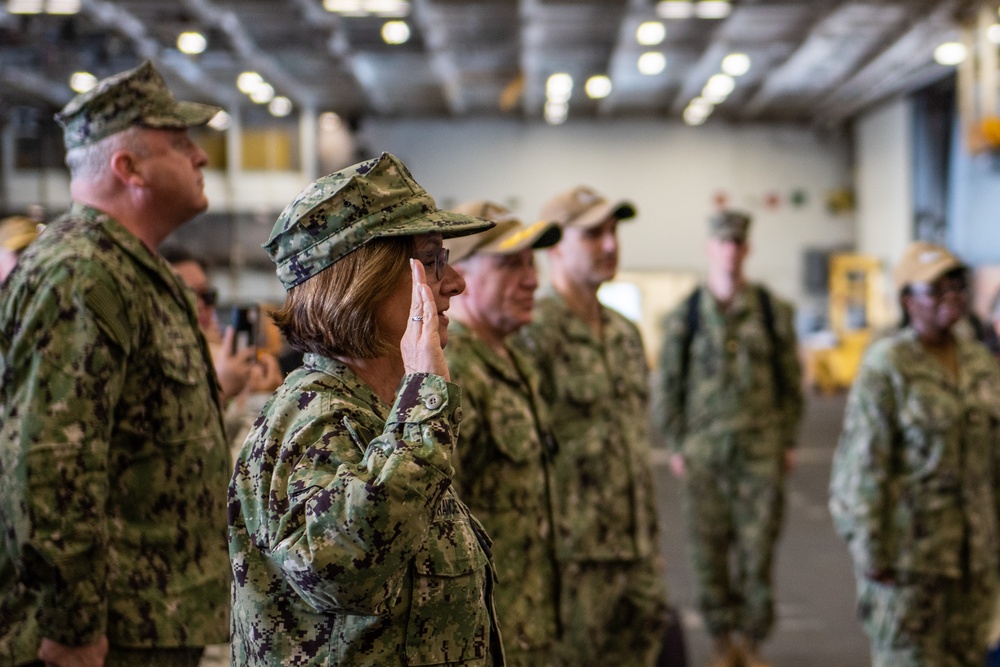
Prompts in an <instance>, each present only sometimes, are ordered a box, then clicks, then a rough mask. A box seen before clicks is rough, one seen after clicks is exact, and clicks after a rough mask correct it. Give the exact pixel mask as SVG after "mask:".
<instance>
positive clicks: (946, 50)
mask: <svg viewBox="0 0 1000 667" xmlns="http://www.w3.org/2000/svg"><path fill="white" fill-rule="evenodd" d="M966 55H968V50H967V49H966V48H965V44H962V43H961V42H944V43H943V44H939V45H938V47H937V48H936V49H934V60H936V61H937V62H938V64H940V65H957V64H959V63H960V62H962V61H963V60H965V56H966Z"/></svg>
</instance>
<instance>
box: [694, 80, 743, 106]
mask: <svg viewBox="0 0 1000 667" xmlns="http://www.w3.org/2000/svg"><path fill="white" fill-rule="evenodd" d="M735 87H736V82H735V81H734V80H733V77H731V76H729V75H728V74H714V75H712V76H710V77H709V78H708V82H707V83H706V84H705V87H704V88H702V89H701V96H702V97H704V98H705V99H707V100H708V101H709V102H712V103H714V104H718V103H719V102H721V101H722V100H724V99H726V97H728V96H729V93H731V92H733V88H735Z"/></svg>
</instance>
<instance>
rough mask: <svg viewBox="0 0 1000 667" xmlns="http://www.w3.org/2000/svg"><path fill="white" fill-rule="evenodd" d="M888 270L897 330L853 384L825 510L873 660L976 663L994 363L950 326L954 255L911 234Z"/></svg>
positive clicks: (988, 544)
mask: <svg viewBox="0 0 1000 667" xmlns="http://www.w3.org/2000/svg"><path fill="white" fill-rule="evenodd" d="M895 273H896V284H897V287H898V289H899V290H900V300H901V304H902V307H903V310H904V313H905V316H904V319H905V326H904V327H902V328H901V330H900V331H898V332H896V333H895V334H893V335H891V336H889V337H887V338H884V339H881V340H879V341H877V342H875V343H874V344H873V345H872V346H871V348H870V349H869V351H868V353H867V355H866V356H865V359H864V361H863V363H862V366H861V369H860V371H859V373H858V376H857V378H856V380H855V382H854V385H853V386H852V388H851V393H850V396H849V398H848V403H847V409H846V413H845V419H844V431H843V434H842V435H841V439H840V443H839V445H838V447H837V451H836V453H835V455H834V461H833V472H832V480H831V485H830V510H831V512H832V514H833V518H834V522H835V524H836V527H837V530H838V532H839V533H840V535H841V536H842V537H843V538H844V539H845V540H846V541H847V544H848V546H849V547H850V550H851V556H852V558H853V560H854V568H855V574H856V577H857V584H858V615H859V617H860V619H861V621H862V623H863V624H864V628H865V631H866V632H867V633H868V635H869V637H870V639H871V644H872V664H873V667H973V666H976V667H979V666H980V665H982V664H984V661H985V655H986V648H987V631H988V626H989V621H990V617H991V613H992V610H993V604H994V600H995V599H996V593H997V574H998V566H1000V543H998V539H997V524H998V521H997V518H998V516H1000V474H998V470H1000V437H998V434H1000V427H998V424H1000V369H998V367H997V364H996V360H995V359H993V358H992V357H991V356H990V353H989V352H988V351H987V349H986V348H985V347H984V346H983V345H981V344H980V343H978V342H976V341H974V340H971V339H969V338H968V337H962V336H956V335H954V333H953V328H954V326H955V324H956V323H957V322H958V321H959V320H960V319H961V318H962V317H963V316H964V315H965V310H966V275H965V273H966V269H965V267H964V266H963V265H962V264H961V263H960V262H959V261H958V259H956V258H955V257H954V256H953V255H952V254H951V253H949V252H948V251H947V250H945V249H944V248H942V247H940V246H936V245H933V244H930V243H925V242H920V241H918V242H915V243H913V244H911V245H910V246H909V248H908V249H907V251H906V253H905V254H904V256H903V259H902V261H901V262H900V263H899V265H898V266H897V267H896V271H895Z"/></svg>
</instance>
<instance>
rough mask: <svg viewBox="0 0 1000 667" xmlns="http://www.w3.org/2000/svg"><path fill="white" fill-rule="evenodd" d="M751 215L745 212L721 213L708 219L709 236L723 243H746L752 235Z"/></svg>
mask: <svg viewBox="0 0 1000 667" xmlns="http://www.w3.org/2000/svg"><path fill="white" fill-rule="evenodd" d="M750 220H751V219H750V214H748V213H744V212H743V211H721V212H719V213H716V214H715V215H713V216H712V217H711V218H709V219H708V234H709V236H711V237H712V238H716V239H721V240H723V241H736V242H737V243H744V242H745V241H746V240H747V236H748V235H749V234H750Z"/></svg>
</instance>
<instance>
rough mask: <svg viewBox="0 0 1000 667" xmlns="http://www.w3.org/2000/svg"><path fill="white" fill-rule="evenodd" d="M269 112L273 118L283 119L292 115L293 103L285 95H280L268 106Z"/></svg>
mask: <svg viewBox="0 0 1000 667" xmlns="http://www.w3.org/2000/svg"><path fill="white" fill-rule="evenodd" d="M267 110H268V111H270V112H271V115H272V116H275V117H277V118H283V117H285V116H287V115H288V114H290V113H292V101H291V100H290V99H288V98H287V97H285V96H283V95H279V96H278V97H275V98H274V99H273V100H271V102H270V103H269V104H268V105H267Z"/></svg>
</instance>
